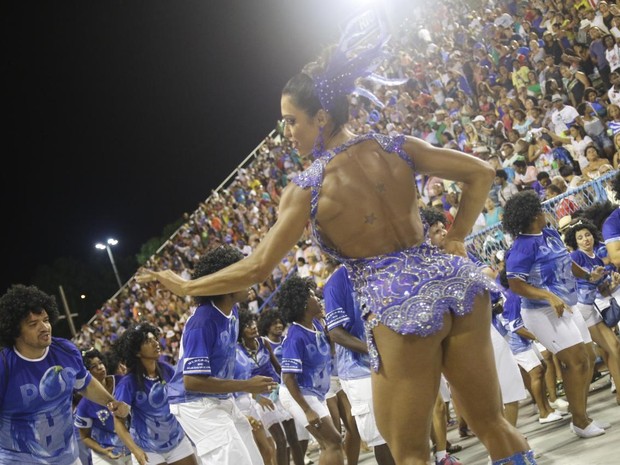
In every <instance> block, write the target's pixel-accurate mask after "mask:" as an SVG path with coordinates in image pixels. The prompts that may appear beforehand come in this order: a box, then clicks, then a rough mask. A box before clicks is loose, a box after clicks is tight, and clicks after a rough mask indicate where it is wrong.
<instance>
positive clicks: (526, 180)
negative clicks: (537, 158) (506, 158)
mask: <svg viewBox="0 0 620 465" xmlns="http://www.w3.org/2000/svg"><path fill="white" fill-rule="evenodd" d="M512 166H513V168H514V170H515V179H514V185H515V186H517V188H518V189H519V190H523V189H530V188H532V184H533V183H534V182H536V176H537V175H538V172H537V171H536V167H535V166H532V165H528V164H527V163H525V160H515V162H514V163H513V164H512Z"/></svg>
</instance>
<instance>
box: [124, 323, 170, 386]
mask: <svg viewBox="0 0 620 465" xmlns="http://www.w3.org/2000/svg"><path fill="white" fill-rule="evenodd" d="M149 334H152V335H153V336H155V339H157V340H158V341H159V337H160V335H161V330H160V329H159V328H158V327H157V326H154V325H152V324H150V323H146V322H143V323H140V324H137V325H133V326H130V327H129V328H127V329H126V330H125V331H124V332H123V334H121V335H120V337H119V338H118V339H117V340H116V343H115V344H114V346H113V350H114V352H115V353H116V355H117V356H118V358H119V360H122V361H123V362H124V363H125V366H126V367H127V375H133V376H135V379H136V381H137V382H138V386H139V387H140V388H141V389H144V378H143V375H146V374H147V373H146V369H145V368H144V365H143V364H142V361H141V360H140V357H139V356H138V354H139V353H140V349H141V348H142V344H144V343H145V342H147V341H148V339H149ZM156 365H157V376H158V377H159V380H160V381H163V380H164V376H163V370H162V369H161V366H160V364H159V362H157V364H156Z"/></svg>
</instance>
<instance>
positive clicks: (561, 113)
mask: <svg viewBox="0 0 620 465" xmlns="http://www.w3.org/2000/svg"><path fill="white" fill-rule="evenodd" d="M551 103H552V104H553V112H552V113H551V124H550V131H551V132H553V133H555V134H556V135H558V136H561V137H565V135H566V133H568V128H569V127H570V126H571V125H572V124H573V123H574V122H575V120H576V119H577V118H578V117H579V113H578V112H577V110H576V109H575V107H573V106H570V105H564V99H563V98H562V95H560V94H553V95H552V97H551Z"/></svg>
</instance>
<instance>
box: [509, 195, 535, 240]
mask: <svg viewBox="0 0 620 465" xmlns="http://www.w3.org/2000/svg"><path fill="white" fill-rule="evenodd" d="M542 211H543V210H542V206H541V204H540V199H539V198H538V195H537V194H536V192H534V191H533V190H527V191H522V192H518V193H516V194H515V195H513V196H512V197H510V199H508V201H507V202H506V205H505V206H504V230H505V231H506V232H508V233H509V234H511V235H512V236H513V237H517V236H518V235H519V234H521V233H523V232H525V231H526V230H527V229H528V228H529V227H530V225H531V224H532V222H533V221H534V219H535V218H536V217H537V216H538V215H540V213H542Z"/></svg>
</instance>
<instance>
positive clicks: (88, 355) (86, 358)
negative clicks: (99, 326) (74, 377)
mask: <svg viewBox="0 0 620 465" xmlns="http://www.w3.org/2000/svg"><path fill="white" fill-rule="evenodd" d="M80 353H81V354H82V361H83V362H84V366H85V367H86V369H87V370H90V369H91V368H92V367H93V358H98V359H99V360H101V362H102V363H103V364H104V365H105V369H106V371H107V370H108V364H107V358H106V356H105V355H103V353H102V352H100V351H98V350H97V349H95V348H94V347H91V348H90V349H80ZM108 374H111V373H108Z"/></svg>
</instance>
